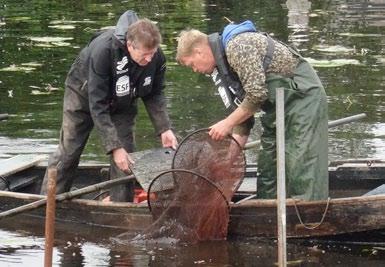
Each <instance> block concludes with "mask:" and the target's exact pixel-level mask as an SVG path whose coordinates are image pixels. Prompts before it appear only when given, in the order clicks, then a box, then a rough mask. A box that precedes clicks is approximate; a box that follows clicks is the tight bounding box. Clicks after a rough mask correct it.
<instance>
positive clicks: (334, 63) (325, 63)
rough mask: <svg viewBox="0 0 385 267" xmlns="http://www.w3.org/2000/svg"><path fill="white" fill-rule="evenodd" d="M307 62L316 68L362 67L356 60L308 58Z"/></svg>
mask: <svg viewBox="0 0 385 267" xmlns="http://www.w3.org/2000/svg"><path fill="white" fill-rule="evenodd" d="M306 60H307V61H308V62H309V63H310V64H311V65H313V66H314V67H324V68H335V67H341V66H344V65H360V64H361V63H360V62H359V61H358V60H356V59H331V60H327V59H321V60H317V59H313V58H306Z"/></svg>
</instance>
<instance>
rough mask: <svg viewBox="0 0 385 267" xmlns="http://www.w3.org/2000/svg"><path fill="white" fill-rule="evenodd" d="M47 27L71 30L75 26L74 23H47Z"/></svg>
mask: <svg viewBox="0 0 385 267" xmlns="http://www.w3.org/2000/svg"><path fill="white" fill-rule="evenodd" d="M48 28H52V29H59V30H72V29H75V28H76V27H75V26H74V25H68V24H67V25H49V26H48Z"/></svg>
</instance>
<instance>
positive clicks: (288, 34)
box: [0, 0, 385, 266]
mask: <svg viewBox="0 0 385 267" xmlns="http://www.w3.org/2000/svg"><path fill="white" fill-rule="evenodd" d="M310 2H311V4H310ZM0 5H1V13H0V52H1V58H0V113H9V114H10V118H9V119H8V120H7V121H0V158H4V157H9V156H11V155H15V154H19V153H42V154H43V153H50V152H52V151H53V149H54V148H55V147H56V144H57V138H58V133H59V127H60V121H61V102H62V94H63V82H64V79H65V75H66V72H67V71H68V68H69V66H70V64H71V63H72V60H73V59H74V57H75V56H76V54H77V52H78V51H79V49H80V47H82V46H83V45H84V44H85V43H86V42H87V41H88V39H89V37H90V36H91V35H92V33H93V32H95V31H96V30H98V29H101V28H108V27H111V26H112V25H114V24H115V21H116V18H117V17H118V16H119V14H121V13H122V12H123V11H124V10H126V9H130V8H131V9H136V10H137V11H138V12H139V14H141V15H143V16H147V17H149V18H151V19H153V20H154V21H157V22H158V23H159V26H160V28H161V31H162V35H163V38H164V45H163V47H162V48H163V49H164V50H165V54H166V56H167V58H168V69H169V71H168V75H167V97H168V99H169V109H170V113H171V118H172V119H173V122H174V127H175V129H176V131H177V134H178V135H179V136H181V137H183V136H185V135H186V134H187V133H189V132H191V131H193V130H196V129H198V128H204V127H207V126H209V125H210V124H211V123H213V122H215V121H217V120H218V119H220V118H222V117H223V108H222V104H221V103H220V100H219V99H218V96H217V95H216V93H215V91H214V88H213V86H212V84H211V81H209V79H207V78H206V77H203V76H202V75H198V74H194V73H192V72H191V71H190V70H188V69H185V68H182V67H180V66H178V65H177V64H176V62H175V60H174V56H175V38H176V35H177V33H178V32H179V31H180V30H182V29H184V28H185V27H187V26H190V27H195V28H198V29H201V30H203V31H208V32H213V31H216V30H218V29H220V28H221V27H222V26H223V23H224V20H223V16H226V17H229V18H231V19H234V20H237V19H244V18H251V19H253V20H254V21H255V22H256V23H257V25H258V26H259V27H260V28H262V29H263V30H266V31H268V32H271V33H274V35H275V36H276V37H277V38H280V39H281V40H289V42H291V43H294V44H295V45H297V47H298V49H299V50H300V51H302V54H303V55H304V56H305V57H306V58H308V59H309V61H311V62H312V64H313V65H314V66H315V68H316V70H317V72H318V73H319V76H320V78H321V80H322V82H323V83H324V85H325V87H326V91H327V94H328V102H329V116H330V119H331V120H334V119H338V118H342V117H346V116H350V115H354V114H358V113H362V112H365V113H367V115H368V117H367V118H366V119H364V120H362V121H360V122H356V123H352V124H348V125H344V126H339V127H336V128H332V129H330V132H329V155H330V159H341V158H355V157H360V158H362V157H375V158H384V155H385V135H384V131H385V126H384V123H383V118H384V117H385V114H384V113H385V105H384V103H385V94H384V85H385V78H384V66H385V56H384V54H385V53H384V52H385V48H384V40H385V34H384V32H385V1H383V0H370V1H363V0H362V1H352V0H342V1H337V0H335V1H323V0H322V1H321V0H315V1H306V0H288V1H268V0H262V1H252V0H244V1H235V0H230V1H212V0H207V1H164V0H159V1H148V0H146V1H113V2H109V1H72V0H71V1H44V0H41V1H22V0H12V1H11V0H5V1H2V2H1V3H0ZM50 88H51V89H52V88H57V89H58V90H50ZM143 111H144V110H143V108H142V107H141V114H140V116H139V118H138V131H137V133H138V134H137V135H138V138H137V140H138V149H146V148H151V147H154V146H158V145H159V143H158V142H157V141H156V139H155V138H154V136H153V130H152V126H151V124H150V122H149V120H148V119H147V117H146V115H143V114H144V112H143ZM258 134H259V133H257V132H256V133H254V136H255V137H256V136H258ZM249 153H252V152H249ZM252 154H253V153H252ZM85 159H88V160H102V161H106V160H107V159H106V157H105V155H104V151H103V150H102V149H101V147H100V142H99V140H98V137H97V136H95V135H92V136H91V139H90V142H89V145H88V146H87V148H86V151H85ZM2 227H3V226H2ZM41 227H42V226H40V228H41ZM11 229H12V230H11V231H6V230H0V266H42V263H43V257H44V256H43V253H44V252H43V249H44V244H43V239H42V236H43V235H42V233H41V231H40V232H38V233H36V234H33V235H32V236H31V233H28V232H27V233H21V232H20V231H19V230H18V229H17V227H16V229H15V227H11ZM28 230H29V229H28ZM71 230H72V231H67V232H65V233H63V232H60V234H57V235H56V238H57V240H56V243H55V244H56V248H55V250H54V265H56V266H199V265H204V266H208V265H209V266H273V265H274V264H275V258H276V243H274V242H273V241H266V240H263V241H261V240H240V241H237V240H231V241H228V242H225V241H224V242H205V243H203V244H199V245H194V246H187V245H186V246H170V245H164V244H158V245H156V244H155V245H154V244H152V245H144V244H137V245H132V244H131V245H126V246H123V245H117V244H115V245H113V244H112V243H111V242H110V239H109V238H110V237H111V236H108V237H106V238H101V237H100V238H99V239H98V238H95V237H98V236H100V234H101V233H100V232H97V231H95V232H94V234H93V235H91V237H87V238H84V237H82V238H80V237H79V236H78V234H75V233H74V232H76V233H79V234H80V233H82V230H81V229H79V228H73V229H71ZM383 247H384V245H382V246H377V247H376V246H370V245H356V246H355V245H344V244H342V245H335V244H326V245H324V244H323V243H320V242H314V243H311V242H310V243H306V244H295V243H290V244H289V245H288V259H289V260H290V261H291V263H292V264H293V265H295V266H336V265H337V266H365V265H367V266H383V265H384V262H385V260H384V259H385V256H384V253H383V252H384V249H383Z"/></svg>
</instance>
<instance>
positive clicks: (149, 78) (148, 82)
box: [143, 76, 151, 86]
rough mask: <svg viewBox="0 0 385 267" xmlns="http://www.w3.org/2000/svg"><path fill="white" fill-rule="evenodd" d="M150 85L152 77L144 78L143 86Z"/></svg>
mask: <svg viewBox="0 0 385 267" xmlns="http://www.w3.org/2000/svg"><path fill="white" fill-rule="evenodd" d="M150 84H151V76H148V77H146V78H144V83H143V86H147V85H150Z"/></svg>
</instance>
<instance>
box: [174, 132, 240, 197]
mask: <svg viewBox="0 0 385 267" xmlns="http://www.w3.org/2000/svg"><path fill="white" fill-rule="evenodd" d="M208 132H209V129H200V130H197V131H195V132H193V133H191V134H190V135H188V136H186V137H185V138H184V139H183V140H182V142H181V143H180V145H179V146H178V149H177V150H176V151H175V154H174V158H173V162H172V169H185V170H192V171H195V172H197V173H199V174H201V175H203V176H205V177H207V178H208V179H210V181H212V182H213V183H214V184H215V185H217V186H218V188H219V189H220V190H221V191H222V192H223V194H224V195H225V196H226V199H227V201H231V198H232V196H233V195H234V193H235V192H236V191H237V189H238V187H239V186H240V184H241V182H242V180H243V177H244V175H245V169H246V160H245V156H244V154H243V150H242V148H241V146H240V145H239V144H238V142H237V141H236V140H235V139H234V138H233V137H232V136H227V137H226V138H224V139H223V140H220V141H215V140H213V139H212V138H211V137H210V136H209V134H208Z"/></svg>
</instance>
